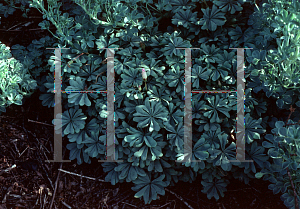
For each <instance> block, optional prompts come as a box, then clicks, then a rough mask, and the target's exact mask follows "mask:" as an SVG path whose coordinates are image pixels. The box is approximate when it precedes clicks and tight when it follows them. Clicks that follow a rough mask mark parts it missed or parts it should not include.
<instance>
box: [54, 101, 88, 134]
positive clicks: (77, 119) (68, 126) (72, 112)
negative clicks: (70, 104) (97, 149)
mask: <svg viewBox="0 0 300 209" xmlns="http://www.w3.org/2000/svg"><path fill="white" fill-rule="evenodd" d="M86 118H87V117H86V116H85V115H84V114H83V113H82V109H79V106H76V107H75V108H70V109H69V110H66V111H65V112H63V114H62V115H61V114H57V119H53V120H52V124H54V126H55V130H56V133H61V134H62V136H64V135H67V134H74V133H79V131H80V130H81V129H83V128H84V126H85V120H86ZM58 120H62V124H61V125H62V126H60V127H59V126H58ZM60 129H62V130H60Z"/></svg>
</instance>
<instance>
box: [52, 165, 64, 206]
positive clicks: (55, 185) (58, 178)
mask: <svg viewBox="0 0 300 209" xmlns="http://www.w3.org/2000/svg"><path fill="white" fill-rule="evenodd" d="M61 168H62V163H60V169H61ZM60 169H58V174H57V178H56V181H55V189H54V192H53V197H52V200H51V204H50V207H49V209H52V205H53V202H54V198H55V194H56V190H57V183H58V179H59V174H60Z"/></svg>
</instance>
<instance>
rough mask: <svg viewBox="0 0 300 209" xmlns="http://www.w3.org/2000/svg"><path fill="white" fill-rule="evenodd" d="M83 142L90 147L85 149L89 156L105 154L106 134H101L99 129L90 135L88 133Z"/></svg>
mask: <svg viewBox="0 0 300 209" xmlns="http://www.w3.org/2000/svg"><path fill="white" fill-rule="evenodd" d="M83 143H84V144H86V145H87V147H88V148H86V149H85V153H87V154H88V155H89V156H91V157H97V156H98V155H99V154H105V151H106V146H105V143H106V135H101V136H99V130H98V131H97V132H92V133H91V136H90V137H89V136H87V135H86V136H85V140H84V141H83Z"/></svg>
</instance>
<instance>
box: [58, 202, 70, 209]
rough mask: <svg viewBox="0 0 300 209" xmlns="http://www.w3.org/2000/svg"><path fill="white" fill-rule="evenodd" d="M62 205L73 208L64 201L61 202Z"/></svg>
mask: <svg viewBox="0 0 300 209" xmlns="http://www.w3.org/2000/svg"><path fill="white" fill-rule="evenodd" d="M61 203H62V204H64V206H66V207H67V208H69V209H72V207H71V206H70V205H68V204H67V203H65V202H64V201H61Z"/></svg>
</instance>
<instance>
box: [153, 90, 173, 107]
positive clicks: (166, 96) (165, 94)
mask: <svg viewBox="0 0 300 209" xmlns="http://www.w3.org/2000/svg"><path fill="white" fill-rule="evenodd" d="M147 94H148V96H149V98H150V101H152V100H156V101H160V102H162V104H165V103H167V104H168V105H169V104H171V103H170V101H171V100H172V96H174V94H175V92H172V93H171V92H170V91H169V90H168V89H167V88H166V87H165V86H162V87H161V88H157V87H156V86H151V87H149V88H148V91H147Z"/></svg>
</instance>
